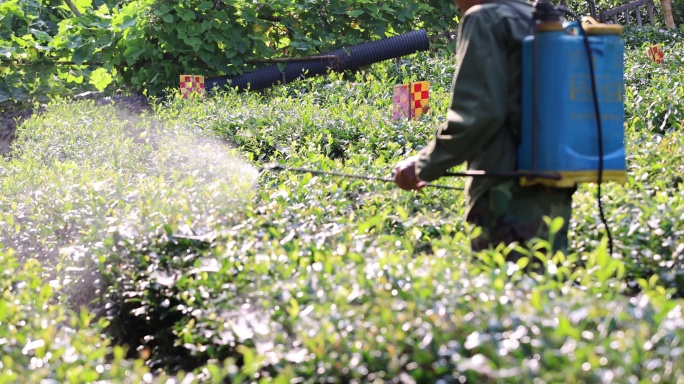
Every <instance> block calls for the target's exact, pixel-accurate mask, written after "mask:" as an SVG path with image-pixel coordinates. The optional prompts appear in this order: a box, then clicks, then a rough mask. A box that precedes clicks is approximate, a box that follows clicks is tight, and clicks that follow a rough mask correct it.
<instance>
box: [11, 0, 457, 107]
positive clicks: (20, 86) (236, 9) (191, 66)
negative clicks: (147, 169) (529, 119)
mask: <svg viewBox="0 0 684 384" xmlns="http://www.w3.org/2000/svg"><path fill="white" fill-rule="evenodd" d="M74 3H75V4H76V6H77V10H78V11H79V14H78V15H74V14H71V13H70V11H65V9H67V10H68V8H67V7H66V6H62V7H54V6H51V5H49V4H50V3H47V2H45V3H44V2H40V1H35V0H31V1H29V2H28V3H27V4H26V6H25V7H24V6H20V4H19V3H18V2H17V0H12V1H9V2H4V3H3V4H2V5H0V10H2V11H3V12H4V14H5V16H3V18H2V19H0V22H1V23H2V25H3V26H5V27H7V28H5V29H3V31H2V32H0V60H2V63H3V64H2V66H0V77H1V78H3V79H4V81H3V84H2V85H1V86H0V103H3V102H7V101H13V102H31V101H36V100H37V101H40V102H45V101H47V100H46V95H53V96H54V95H58V96H59V95H61V96H64V95H66V94H68V93H69V92H73V90H79V91H81V92H82V91H91V90H95V89H97V90H99V91H102V90H104V89H105V88H106V87H107V86H110V85H115V86H125V87H131V88H132V89H134V90H136V91H138V92H143V91H144V92H146V93H147V94H148V95H160V94H161V93H162V91H164V90H165V89H166V88H175V87H176V85H177V84H178V76H179V75H180V74H184V73H193V74H201V75H207V76H219V75H236V74H241V73H243V72H249V71H251V70H252V69H254V68H256V67H258V66H260V65H263V64H262V63H260V62H259V60H262V59H271V58H278V57H282V56H295V57H297V56H308V55H312V54H317V53H321V52H323V51H327V50H331V49H336V48H339V47H344V46H350V45H355V44H359V43H362V42H365V41H368V40H374V39H379V38H385V37H388V36H392V35H396V34H402V33H406V32H408V31H411V30H414V29H419V28H425V29H428V30H429V32H430V34H434V35H439V34H443V33H444V32H445V31H450V30H453V29H455V25H454V19H455V9H454V5H453V3H451V2H449V1H446V0H440V1H428V2H419V3H408V4H407V3H405V2H402V1H397V0H392V1H387V2H383V3H379V4H377V3H376V2H368V1H359V0H354V1H352V0H332V1H330V0H329V1H325V2H320V1H319V2H298V1H294V0H279V1H273V2H268V3H263V4H262V3H255V2H251V1H245V0H239V1H230V2H225V1H207V0H184V1H181V2H178V1H167V0H157V1H155V0H135V1H125V2H115V1H89V0H82V1H75V2H74ZM60 62H61V63H62V64H64V65H61V64H59V63H60ZM55 72H56V73H57V78H55V77H54V73H55ZM115 78H116V79H118V80H119V83H117V84H112V82H113V81H114V79H115Z"/></svg>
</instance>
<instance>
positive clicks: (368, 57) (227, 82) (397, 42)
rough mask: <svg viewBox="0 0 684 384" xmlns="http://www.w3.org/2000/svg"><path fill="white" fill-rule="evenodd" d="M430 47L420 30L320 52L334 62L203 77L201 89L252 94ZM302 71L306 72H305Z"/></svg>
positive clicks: (297, 64)
mask: <svg viewBox="0 0 684 384" xmlns="http://www.w3.org/2000/svg"><path fill="white" fill-rule="evenodd" d="M429 47H430V41H429V40H428V36H427V32H426V31H425V30H423V29H421V30H418V31H413V32H409V33H406V34H403V35H399V36H394V37H390V38H387V39H382V40H377V41H371V42H368V43H363V44H359V45H355V46H352V47H350V48H342V49H338V50H335V51H331V52H327V53H322V54H321V56H334V57H335V58H334V59H312V60H307V61H299V62H289V63H287V66H286V67H285V72H281V71H280V70H279V69H278V65H275V64H274V65H271V66H268V67H263V68H259V69H257V70H255V71H253V72H250V73H247V74H244V75H240V76H236V77H228V76H220V77H212V78H207V79H205V81H204V86H205V88H206V90H207V91H211V90H214V89H215V88H219V87H221V88H222V87H225V86H229V87H231V88H237V89H238V90H239V91H243V90H246V89H247V87H248V86H249V89H250V90H252V91H257V90H261V89H264V88H268V87H272V86H274V85H276V84H278V83H282V82H283V81H284V82H285V83H289V82H291V81H293V80H297V79H304V78H307V77H313V76H319V75H324V74H326V73H327V72H328V70H332V71H336V72H342V71H345V70H348V69H350V70H354V69H357V68H359V67H362V66H364V65H369V64H373V63H377V62H380V61H384V60H389V59H393V58H397V57H401V56H405V55H410V54H413V53H415V52H419V51H427V50H428V48H429ZM305 72H306V73H305Z"/></svg>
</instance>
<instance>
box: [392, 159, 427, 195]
mask: <svg viewBox="0 0 684 384" xmlns="http://www.w3.org/2000/svg"><path fill="white" fill-rule="evenodd" d="M416 161H418V156H411V157H409V158H407V159H404V160H402V161H400V162H398V163H397V164H396V165H395V166H394V182H395V183H397V185H398V186H399V188H401V189H404V190H407V191H412V190H416V189H421V188H423V187H425V185H426V184H427V183H426V182H424V181H421V180H420V179H419V178H418V176H416Z"/></svg>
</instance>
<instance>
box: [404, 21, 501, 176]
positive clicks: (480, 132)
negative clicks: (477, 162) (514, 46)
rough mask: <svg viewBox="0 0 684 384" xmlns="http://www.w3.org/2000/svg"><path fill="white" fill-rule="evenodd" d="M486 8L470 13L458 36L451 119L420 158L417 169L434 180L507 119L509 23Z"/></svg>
mask: <svg viewBox="0 0 684 384" xmlns="http://www.w3.org/2000/svg"><path fill="white" fill-rule="evenodd" d="M485 16H486V15H485V12H481V11H480V12H476V13H472V14H466V16H465V17H464V18H463V19H462V21H461V22H462V25H461V32H460V33H459V40H458V41H457V46H458V50H457V56H458V68H457V70H456V74H455V78H454V89H453V94H452V101H451V107H450V108H449V111H448V112H447V122H446V123H445V124H443V125H442V126H441V127H439V128H438V129H437V132H436V133H435V137H434V138H433V139H432V140H431V141H430V142H429V143H428V145H427V146H426V147H425V148H423V149H422V150H421V151H420V152H419V154H418V158H417V162H416V174H417V176H418V178H419V179H420V180H425V181H432V180H435V179H437V178H439V177H440V176H441V175H442V174H444V172H446V171H447V170H448V169H449V168H451V167H453V166H456V165H458V164H461V163H463V162H464V161H466V160H468V159H470V158H471V157H472V156H473V155H475V154H477V153H478V152H479V151H481V149H482V147H483V146H484V145H485V144H486V143H487V142H489V141H490V140H491V139H492V137H493V136H494V135H496V134H497V133H498V132H499V130H500V129H501V127H502V126H503V124H504V120H505V119H506V113H507V102H508V94H507V93H508V76H507V75H508V74H507V71H508V68H507V59H506V46H505V42H504V34H505V33H506V32H505V27H504V22H503V21H500V22H499V25H492V23H491V22H489V21H487V18H486V17H485Z"/></svg>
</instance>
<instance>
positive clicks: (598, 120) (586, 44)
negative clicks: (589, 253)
mask: <svg viewBox="0 0 684 384" xmlns="http://www.w3.org/2000/svg"><path fill="white" fill-rule="evenodd" d="M579 25H580V28H582V30H583V32H584V47H585V48H586V51H587V57H588V58H589V59H588V62H589V73H590V75H591V92H592V95H593V98H594V112H595V113H596V125H597V136H598V157H599V159H598V185H597V188H598V191H597V194H598V196H597V199H598V208H599V215H600V216H601V221H602V222H603V226H604V227H605V228H606V235H608V251H609V252H610V253H609V255H610V256H612V255H613V236H612V235H611V233H610V227H608V222H607V221H606V214H605V213H604V212H603V203H602V202H601V183H602V182H603V129H602V127H601V113H600V110H599V102H598V92H597V91H596V78H595V75H594V63H593V60H592V59H591V47H590V46H589V37H588V35H587V32H586V31H584V28H583V27H582V23H580V24H579Z"/></svg>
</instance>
